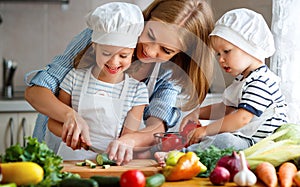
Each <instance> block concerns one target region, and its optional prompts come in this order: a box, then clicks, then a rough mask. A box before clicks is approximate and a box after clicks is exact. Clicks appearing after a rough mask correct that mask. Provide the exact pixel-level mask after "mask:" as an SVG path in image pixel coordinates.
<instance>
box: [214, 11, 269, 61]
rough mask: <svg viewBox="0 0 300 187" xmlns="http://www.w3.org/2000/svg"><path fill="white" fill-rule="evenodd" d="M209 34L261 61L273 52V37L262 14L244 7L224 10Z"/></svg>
mask: <svg viewBox="0 0 300 187" xmlns="http://www.w3.org/2000/svg"><path fill="white" fill-rule="evenodd" d="M210 36H219V37H221V38H223V39H225V40H227V41H228V42H230V43H232V44H233V45H235V46H237V47H239V48H240V49H242V50H243V51H245V52H246V53H248V54H250V55H251V56H254V57H255V58H257V59H259V60H260V61H262V62H264V60H265V58H268V57H270V56H272V55H273V54H274V52H275V45H274V38H273V35H272V33H271V31H270V29H269V27H268V25H267V23H266V21H265V20H264V18H263V16H262V15H261V14H259V13H256V12H254V11H252V10H249V9H246V8H240V9H234V10H231V11H228V12H226V13H225V14H224V15H223V16H222V17H221V18H220V19H219V20H218V21H217V22H216V25H215V28H214V30H213V31H212V33H211V34H210Z"/></svg>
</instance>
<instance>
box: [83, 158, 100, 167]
mask: <svg viewBox="0 0 300 187" xmlns="http://www.w3.org/2000/svg"><path fill="white" fill-rule="evenodd" d="M84 162H85V163H86V164H87V165H89V166H90V168H96V166H97V164H96V163H94V162H92V161H90V160H88V159H85V160H84Z"/></svg>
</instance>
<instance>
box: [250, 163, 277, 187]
mask: <svg viewBox="0 0 300 187" xmlns="http://www.w3.org/2000/svg"><path fill="white" fill-rule="evenodd" d="M255 173H256V176H257V177H258V178H259V179H260V180H261V181H263V182H264V183H265V185H266V186H268V187H277V184H278V178H277V174H276V169H275V167H274V166H273V165H272V164H271V163H269V162H261V163H260V164H258V165H257V167H256V169H255Z"/></svg>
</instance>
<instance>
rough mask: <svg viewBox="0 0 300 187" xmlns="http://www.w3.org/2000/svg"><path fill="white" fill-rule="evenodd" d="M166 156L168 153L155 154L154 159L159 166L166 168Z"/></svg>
mask: <svg viewBox="0 0 300 187" xmlns="http://www.w3.org/2000/svg"><path fill="white" fill-rule="evenodd" d="M167 155H168V152H155V153H154V158H155V160H156V161H157V162H158V164H159V165H160V166H162V167H163V166H166V157H167Z"/></svg>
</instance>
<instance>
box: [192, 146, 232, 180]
mask: <svg viewBox="0 0 300 187" xmlns="http://www.w3.org/2000/svg"><path fill="white" fill-rule="evenodd" d="M233 151H234V149H233V148H226V149H219V148H217V147H215V146H213V145H212V146H210V147H208V148H207V149H205V150H202V149H198V150H196V151H194V152H195V153H196V154H197V156H198V157H199V158H200V162H201V163H202V164H204V165H205V166H206V167H207V171H206V172H204V173H200V174H198V176H197V177H209V175H210V173H211V172H212V170H213V169H214V168H215V166H216V163H217V162H218V160H219V159H220V158H221V157H223V156H225V155H231V154H232V152H233Z"/></svg>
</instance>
